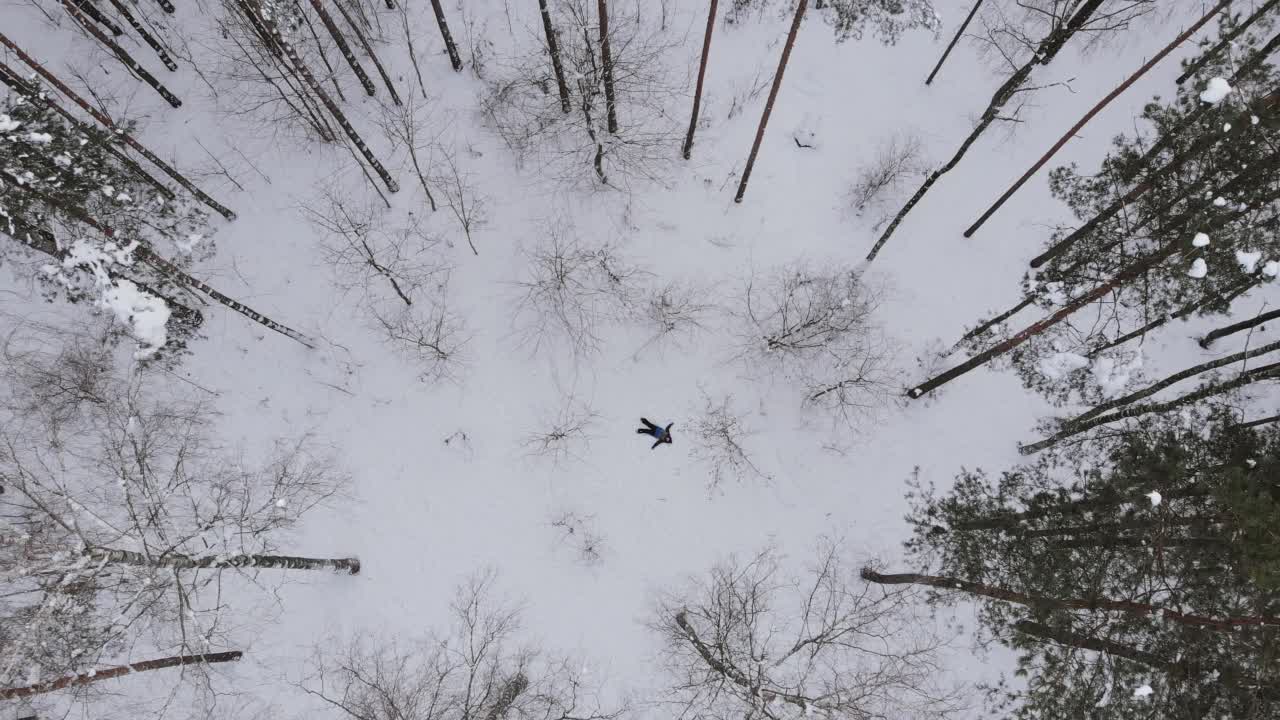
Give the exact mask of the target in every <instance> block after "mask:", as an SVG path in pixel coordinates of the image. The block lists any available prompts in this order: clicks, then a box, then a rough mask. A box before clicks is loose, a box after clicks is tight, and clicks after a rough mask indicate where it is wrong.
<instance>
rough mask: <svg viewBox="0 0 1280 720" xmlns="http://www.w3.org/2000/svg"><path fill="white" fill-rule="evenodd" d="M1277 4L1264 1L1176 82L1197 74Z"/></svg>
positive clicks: (1189, 67)
mask: <svg viewBox="0 0 1280 720" xmlns="http://www.w3.org/2000/svg"><path fill="white" fill-rule="evenodd" d="M1277 4H1280V0H1268V2H1266V3H1264V4H1263V5H1262V6H1261V7H1259V8H1258V9H1257V10H1254V11H1253V14H1252V15H1250V16H1249V18H1248V19H1247V20H1245V21H1244V22H1242V23H1240V24H1239V25H1236V26H1235V28H1234V29H1233V30H1232V31H1231V32H1229V33H1227V34H1226V35H1223V36H1222V39H1221V40H1219V41H1218V44H1217V45H1214V46H1213V47H1212V48H1209V49H1208V50H1206V51H1204V52H1203V53H1201V54H1200V57H1198V58H1196V60H1195V62H1193V63H1191V64H1190V65H1188V66H1187V69H1186V70H1184V71H1182V74H1181V75H1179V76H1178V79H1177V80H1174V82H1175V83H1177V84H1178V85H1181V84H1182V83H1184V82H1186V81H1187V79H1188V78H1190V77H1191V76H1192V75H1195V74H1196V73H1197V72H1199V70H1200V68H1202V67H1204V65H1205V63H1207V62H1209V61H1210V60H1212V59H1213V58H1214V57H1215V56H1217V54H1218V53H1220V52H1222V49H1223V48H1225V47H1227V46H1228V45H1231V44H1233V43H1234V42H1235V39H1236V38H1238V37H1240V36H1241V35H1243V34H1244V33H1245V31H1247V30H1248V29H1249V28H1250V27H1252V26H1253V24H1254V23H1255V22H1257V21H1258V19H1259V18H1261V17H1262V16H1263V15H1266V14H1267V13H1269V12H1271V9H1272V8H1274V7H1275V6H1276V5H1277Z"/></svg>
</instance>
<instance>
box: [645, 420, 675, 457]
mask: <svg viewBox="0 0 1280 720" xmlns="http://www.w3.org/2000/svg"><path fill="white" fill-rule="evenodd" d="M640 422H642V423H644V427H642V428H636V433H638V434H640V435H652V436H654V437H655V438H657V439H656V440H654V441H653V445H650V446H649V449H650V450H652V449H654V448H656V447H658V446H659V445H661V444H662V443H667V444H668V445H670V444H671V426H672V425H675V423H667V426H666V427H664V428H660V427H658V426H657V425H654V424H653V423H651V422H649V421H648V420H647V419H645V418H640Z"/></svg>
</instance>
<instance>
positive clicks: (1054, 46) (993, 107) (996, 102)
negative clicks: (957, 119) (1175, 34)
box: [867, 0, 1104, 262]
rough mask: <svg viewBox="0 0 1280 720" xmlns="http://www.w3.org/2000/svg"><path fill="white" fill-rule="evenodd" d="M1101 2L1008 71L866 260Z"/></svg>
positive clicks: (1089, 0) (1088, 4) (1090, 3)
mask: <svg viewBox="0 0 1280 720" xmlns="http://www.w3.org/2000/svg"><path fill="white" fill-rule="evenodd" d="M1103 2H1104V0H1085V3H1084V4H1083V5H1082V6H1081V7H1080V8H1079V9H1078V10H1077V11H1076V13H1075V15H1073V16H1072V17H1071V20H1069V21H1068V22H1067V23H1066V24H1065V25H1062V26H1060V27H1058V28H1055V29H1054V30H1053V31H1052V32H1050V33H1049V35H1048V36H1046V37H1045V39H1044V40H1042V41H1041V42H1040V45H1039V47H1037V48H1036V52H1035V54H1034V55H1032V57H1031V59H1030V60H1028V61H1027V62H1026V63H1025V64H1024V65H1022V67H1020V68H1018V69H1017V70H1016V71H1015V72H1014V73H1013V75H1010V76H1009V79H1008V80H1005V81H1004V84H1003V85H1001V86H1000V87H999V89H997V90H996V92H995V94H994V95H992V96H991V102H990V103H989V104H988V105H987V109H986V110H985V111H984V112H983V113H982V117H981V118H979V120H978V124H977V125H976V126H975V127H974V128H973V131H972V132H970V133H969V136H968V137H967V138H965V139H964V142H962V143H960V148H959V149H958V150H956V152H955V154H954V155H952V156H951V159H950V160H948V161H947V163H946V164H945V165H943V166H942V167H940V168H938V169H937V170H935V171H933V173H931V174H930V175H929V177H928V178H926V179H925V181H924V184H923V185H921V186H920V189H919V190H916V193H915V195H912V196H911V199H910V200H907V203H906V204H905V205H903V206H902V209H901V210H899V211H898V214H897V215H895V216H894V218H893V220H892V221H891V222H890V223H889V226H888V227H886V228H885V229H884V232H883V233H881V234H880V238H879V239H878V240H876V244H875V245H873V246H872V247H871V252H869V253H867V262H871V261H872V260H875V259H876V255H878V254H879V253H880V249H881V248H883V247H884V244H885V243H886V242H888V241H889V238H890V237H891V236H892V235H893V233H894V231H895V230H897V229H898V226H899V225H901V224H902V221H903V219H904V218H906V216H907V213H909V212H911V210H912V209H913V208H914V207H915V206H916V205H917V204H918V203H919V202H920V200H921V199H922V198H923V197H924V196H925V193H927V192H929V189H930V188H932V187H933V185H934V183H936V182H938V179H939V178H941V177H942V176H943V175H945V174H947V173H949V172H951V171H952V170H953V169H955V167H956V166H957V165H959V164H960V161H961V160H963V159H964V156H965V155H966V154H967V153H968V152H969V148H971V147H973V144H974V143H975V142H977V140H978V138H979V137H980V136H981V135H982V134H983V133H984V132H986V131H987V128H989V127H991V124H992V123H994V122H995V121H996V118H997V117H999V115H1000V109H1001V108H1003V107H1004V105H1005V103H1007V102H1009V100H1010V99H1011V98H1012V97H1013V96H1014V95H1015V94H1016V93H1017V92H1018V90H1019V89H1020V88H1022V86H1023V85H1024V84H1026V82H1027V79H1028V78H1030V77H1031V71H1032V70H1034V69H1035V67H1036V66H1037V65H1048V64H1049V63H1050V62H1052V61H1053V58H1054V57H1055V56H1056V55H1057V54H1058V51H1059V50H1061V49H1062V46H1063V45H1065V44H1066V42H1067V40H1069V39H1071V37H1072V36H1073V35H1075V34H1076V32H1077V31H1079V30H1080V28H1081V27H1083V26H1084V24H1085V23H1086V22H1088V20H1089V18H1090V17H1091V16H1092V15H1093V13H1094V12H1095V11H1097V9H1098V7H1099V6H1100V5H1102V4H1103Z"/></svg>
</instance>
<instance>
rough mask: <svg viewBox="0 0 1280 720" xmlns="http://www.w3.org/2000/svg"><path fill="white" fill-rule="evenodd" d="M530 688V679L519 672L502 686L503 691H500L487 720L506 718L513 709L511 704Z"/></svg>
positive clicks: (486, 716) (487, 714) (486, 717)
mask: <svg viewBox="0 0 1280 720" xmlns="http://www.w3.org/2000/svg"><path fill="white" fill-rule="evenodd" d="M528 688H529V678H528V677H526V676H525V674H524V673H522V672H517V673H516V674H515V677H513V678H511V679H510V680H508V681H506V682H505V683H503V684H502V689H501V690H499V691H498V696H497V697H496V698H494V701H493V705H491V706H490V707H489V712H488V713H486V714H485V720H501V718H503V717H505V716H506V714H507V711H508V710H510V709H511V704H512V703H514V702H515V701H516V698H518V697H520V694H521V693H523V692H524V691H525V690H527V689H528Z"/></svg>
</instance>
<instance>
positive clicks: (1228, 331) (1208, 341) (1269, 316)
mask: <svg viewBox="0 0 1280 720" xmlns="http://www.w3.org/2000/svg"><path fill="white" fill-rule="evenodd" d="M1276 318H1280V310H1272V311H1271V312H1265V313H1262V314H1261V315H1257V316H1255V317H1252V318H1249V319H1248V320H1241V321H1240V322H1238V323H1232V324H1230V325H1228V326H1226V327H1220V328H1218V329H1217V330H1214V331H1213V332H1210V333H1209V334H1208V335H1205V336H1204V337H1202V338H1200V347H1202V348H1204V349H1206V350H1208V349H1209V346H1210V345H1212V344H1213V341H1214V340H1218V339H1220V338H1224V337H1227V336H1228V335H1235V334H1236V333H1238V332H1240V331H1242V330H1248V329H1250V328H1254V327H1257V326H1259V325H1261V324H1263V323H1265V322H1270V321H1272V320H1275V319H1276Z"/></svg>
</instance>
